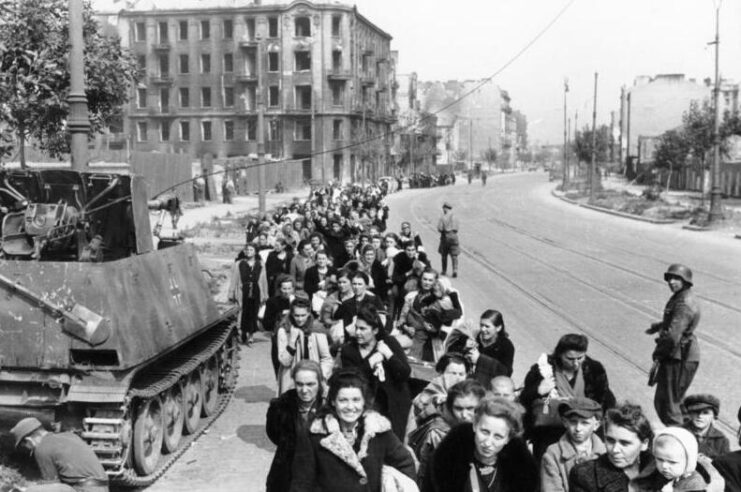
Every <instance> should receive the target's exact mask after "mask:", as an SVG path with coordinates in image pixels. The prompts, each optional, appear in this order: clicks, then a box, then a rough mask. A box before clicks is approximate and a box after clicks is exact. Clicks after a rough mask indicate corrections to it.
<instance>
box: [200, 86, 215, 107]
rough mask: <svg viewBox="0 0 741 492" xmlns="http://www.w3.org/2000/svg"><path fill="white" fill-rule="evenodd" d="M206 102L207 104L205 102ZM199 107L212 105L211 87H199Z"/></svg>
mask: <svg viewBox="0 0 741 492" xmlns="http://www.w3.org/2000/svg"><path fill="white" fill-rule="evenodd" d="M206 96H208V97H206ZM206 102H208V104H206ZM201 107H202V108H212V107H213V94H212V93H211V87H201Z"/></svg>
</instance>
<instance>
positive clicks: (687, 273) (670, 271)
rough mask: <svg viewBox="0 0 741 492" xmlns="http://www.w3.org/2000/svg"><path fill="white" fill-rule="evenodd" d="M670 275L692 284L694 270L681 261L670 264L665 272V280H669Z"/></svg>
mask: <svg viewBox="0 0 741 492" xmlns="http://www.w3.org/2000/svg"><path fill="white" fill-rule="evenodd" d="M669 277H679V278H681V279H682V280H683V281H684V282H685V283H686V284H688V285H692V270H690V269H689V268H687V267H686V266H684V265H681V264H679V263H674V264H673V265H669V268H667V269H666V273H665V274H664V280H666V281H668V280H669Z"/></svg>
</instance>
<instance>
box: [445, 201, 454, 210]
mask: <svg viewBox="0 0 741 492" xmlns="http://www.w3.org/2000/svg"><path fill="white" fill-rule="evenodd" d="M443 208H449V209H451V210H452V209H453V206H452V205H451V204H450V202H444V203H443Z"/></svg>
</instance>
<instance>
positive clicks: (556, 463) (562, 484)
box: [540, 434, 605, 492]
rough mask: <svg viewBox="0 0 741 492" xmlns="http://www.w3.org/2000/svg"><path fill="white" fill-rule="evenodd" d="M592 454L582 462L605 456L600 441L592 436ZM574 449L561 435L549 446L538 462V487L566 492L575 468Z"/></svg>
mask: <svg viewBox="0 0 741 492" xmlns="http://www.w3.org/2000/svg"><path fill="white" fill-rule="evenodd" d="M591 439H592V454H591V455H590V456H588V457H587V458H586V460H584V461H588V460H593V459H597V458H598V457H599V456H601V455H603V454H605V444H604V443H603V442H602V439H600V438H599V437H597V435H596V434H592V438H591ZM577 457H578V456H577V454H576V448H574V445H573V444H571V442H570V441H569V438H568V436H566V435H563V436H561V439H559V440H558V442H557V443H554V444H551V445H550V446H549V447H548V449H547V450H546V452H545V454H544V455H543V458H542V459H541V461H540V484H541V485H540V486H541V488H542V490H547V491H548V492H568V490H569V473H571V470H572V469H573V468H574V466H576V459H577Z"/></svg>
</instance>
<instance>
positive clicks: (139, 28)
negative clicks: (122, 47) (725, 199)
mask: <svg viewBox="0 0 741 492" xmlns="http://www.w3.org/2000/svg"><path fill="white" fill-rule="evenodd" d="M135 30H136V40H137V41H146V40H147V26H146V25H145V24H144V23H143V22H137V23H136V28H135Z"/></svg>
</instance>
